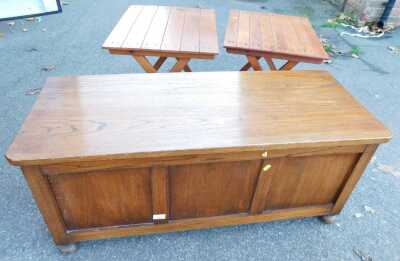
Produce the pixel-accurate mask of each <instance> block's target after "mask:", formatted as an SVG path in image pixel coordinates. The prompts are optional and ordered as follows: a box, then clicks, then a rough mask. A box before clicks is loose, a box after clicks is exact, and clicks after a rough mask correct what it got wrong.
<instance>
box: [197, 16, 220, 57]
mask: <svg viewBox="0 0 400 261" xmlns="http://www.w3.org/2000/svg"><path fill="white" fill-rule="evenodd" d="M215 25H216V19H215V12H214V11H213V10H210V9H201V18H200V52H204V53H218V38H217V28H216V26H215Z"/></svg>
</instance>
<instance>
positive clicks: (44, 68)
mask: <svg viewBox="0 0 400 261" xmlns="http://www.w3.org/2000/svg"><path fill="white" fill-rule="evenodd" d="M55 68H56V66H55V65H53V64H50V65H47V66H46V67H42V71H44V72H50V71H52V70H54V69H55Z"/></svg>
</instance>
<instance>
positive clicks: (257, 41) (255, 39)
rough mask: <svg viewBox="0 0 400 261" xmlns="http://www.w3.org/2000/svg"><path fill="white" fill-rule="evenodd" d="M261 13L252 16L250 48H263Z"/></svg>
mask: <svg viewBox="0 0 400 261" xmlns="http://www.w3.org/2000/svg"><path fill="white" fill-rule="evenodd" d="M261 19H262V17H261V15H259V14H257V15H252V16H250V48H251V49H257V50H259V49H261V48H262V45H263V44H262V35H261Z"/></svg>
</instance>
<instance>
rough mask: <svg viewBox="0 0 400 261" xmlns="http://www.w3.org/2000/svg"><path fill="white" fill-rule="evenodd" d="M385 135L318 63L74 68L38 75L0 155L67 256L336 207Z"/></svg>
mask: <svg viewBox="0 0 400 261" xmlns="http://www.w3.org/2000/svg"><path fill="white" fill-rule="evenodd" d="M389 139H390V132H389V131H388V130H387V129H386V128H385V127H384V126H383V125H382V124H381V123H380V122H379V121H378V120H376V119H375V118H374V117H373V116H372V115H371V114H370V113H369V112H368V111H367V110H366V109H365V108H364V107H363V106H361V105H360V104H359V103H358V102H357V101H356V100H355V99H354V98H353V97H352V96H351V95H350V94H349V93H348V92H347V91H346V90H345V89H344V88H343V87H342V86H341V85H340V84H339V83H338V82H337V81H336V80H335V79H334V78H333V77H332V76H331V75H330V74H329V73H328V72H323V71H296V72H205V73H187V74H151V75H149V74H135V75H133V74H131V75H104V76H79V77H60V78H49V79H48V80H47V82H46V84H45V86H44V88H43V89H42V92H41V94H40V96H39V97H38V100H37V102H36V103H35V105H34V107H33V109H32V111H31V113H30V114H29V116H28V117H27V119H26V121H25V123H24V124H23V126H22V129H21V131H20V133H19V134H18V135H17V137H16V138H15V140H14V142H13V144H12V145H11V146H10V148H9V150H8V152H7V155H6V157H7V159H8V160H9V162H11V163H12V164H14V165H18V166H20V167H21V168H22V171H23V174H24V176H25V178H26V180H27V183H28V185H29V187H30V189H31V190H32V194H33V197H34V198H35V200H36V203H37V205H38V207H39V209H40V211H41V213H42V215H43V218H44V220H45V221H46V223H47V225H48V227H49V230H50V232H51V234H52V236H53V239H54V241H55V243H56V245H58V246H59V248H60V249H61V250H63V251H67V250H68V249H69V250H71V248H72V249H74V245H73V244H72V243H74V242H77V241H82V240H91V239H100V238H109V237H119V236H128V235H140V234H148V233H160V232H168V231H181V230H188V229H200V228H208V227H216V226H229V225H235V224H247V223H255V222H265V221H271V220H280V219H289V218H300V217H311V216H322V217H324V216H325V217H328V216H333V215H336V214H338V213H339V212H340V210H341V209H342V208H343V206H344V204H345V202H346V200H347V199H348V197H349V195H350V193H351V192H352V190H353V188H354V187H355V185H356V183H357V181H358V180H359V178H360V177H361V175H362V173H363V171H364V169H365V167H366V166H367V164H368V162H369V160H370V158H371V157H372V155H373V154H374V152H375V150H376V148H377V147H378V145H379V144H380V143H383V142H386V141H388V140H389ZM327 220H328V219H327Z"/></svg>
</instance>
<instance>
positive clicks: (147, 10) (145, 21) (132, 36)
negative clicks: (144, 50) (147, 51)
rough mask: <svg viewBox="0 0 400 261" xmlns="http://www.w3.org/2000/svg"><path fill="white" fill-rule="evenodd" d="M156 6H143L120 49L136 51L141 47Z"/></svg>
mask: <svg viewBox="0 0 400 261" xmlns="http://www.w3.org/2000/svg"><path fill="white" fill-rule="evenodd" d="M157 9H158V7H157V6H145V7H144V8H143V10H142V12H141V13H140V14H139V16H138V18H137V19H136V21H135V23H134V24H133V25H132V28H131V30H130V32H129V34H128V36H127V37H126V40H125V42H124V43H123V45H122V47H125V48H130V49H138V48H141V47H142V44H143V40H144V38H145V37H146V34H147V32H148V30H149V27H150V25H151V23H152V21H153V18H154V16H155V14H156V11H157Z"/></svg>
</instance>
